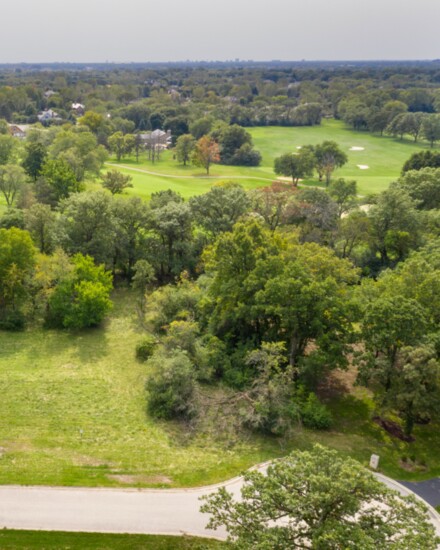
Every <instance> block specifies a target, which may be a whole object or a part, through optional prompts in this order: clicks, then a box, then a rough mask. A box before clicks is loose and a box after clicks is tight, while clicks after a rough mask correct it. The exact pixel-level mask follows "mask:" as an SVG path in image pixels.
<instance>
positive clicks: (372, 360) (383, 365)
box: [359, 293, 428, 407]
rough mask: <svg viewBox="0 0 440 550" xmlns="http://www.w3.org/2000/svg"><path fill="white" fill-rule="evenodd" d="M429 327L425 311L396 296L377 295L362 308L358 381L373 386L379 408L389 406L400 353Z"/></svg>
mask: <svg viewBox="0 0 440 550" xmlns="http://www.w3.org/2000/svg"><path fill="white" fill-rule="evenodd" d="M427 327H428V320H427V316H426V312H425V311H424V309H423V308H422V307H421V305H420V304H419V303H418V302H417V301H416V300H414V299H411V298H404V297H402V296H401V295H399V294H392V295H389V294H386V293H385V294H380V295H379V296H377V297H375V298H373V299H372V300H370V301H369V303H367V305H366V306H365V307H364V312H363V317H362V328H361V331H362V341H363V342H364V344H365V353H362V354H360V360H359V364H360V369H359V380H360V381H361V383H363V384H365V385H368V384H370V383H372V384H373V385H374V386H375V387H376V388H378V389H380V391H379V392H378V393H377V397H378V399H379V404H380V406H382V407H383V406H385V405H386V404H387V403H388V399H389V392H390V390H391V388H392V387H393V385H394V384H395V381H396V379H397V377H398V372H397V364H398V354H399V351H400V350H401V349H402V348H404V347H405V346H415V345H417V344H419V343H420V342H421V340H422V338H423V336H424V335H425V331H426V329H427Z"/></svg>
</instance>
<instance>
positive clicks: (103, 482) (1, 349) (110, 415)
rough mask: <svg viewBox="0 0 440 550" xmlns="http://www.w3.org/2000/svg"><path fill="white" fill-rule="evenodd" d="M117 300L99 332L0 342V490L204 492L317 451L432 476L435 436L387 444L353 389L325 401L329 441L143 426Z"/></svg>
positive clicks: (426, 430)
mask: <svg viewBox="0 0 440 550" xmlns="http://www.w3.org/2000/svg"><path fill="white" fill-rule="evenodd" d="M114 300H115V309H114V311H113V313H112V315H111V317H110V319H109V320H108V321H107V323H106V324H105V325H104V326H103V327H102V328H99V329H95V330H89V331H87V332H80V333H74V332H67V331H64V332H63V331H59V332H57V331H43V330H39V329H32V330H31V329H30V330H28V331H26V332H24V333H7V332H0V395H1V396H2V398H1V401H0V447H1V449H0V455H1V456H0V484H36V485H72V486H92V487H93V486H113V487H114V486H135V487H162V486H167V487H185V486H196V485H204V484H210V483H215V482H218V481H221V480H226V479H228V478H230V477H233V476H235V475H237V474H238V473H240V472H242V471H243V470H245V469H246V468H248V467H250V466H251V465H253V464H255V463H259V462H262V461H265V460H268V459H270V458H274V457H278V456H283V455H284V454H286V453H288V452H289V450H290V449H293V448H302V449H305V448H308V447H310V445H311V444H313V443H314V442H321V443H323V444H325V445H328V446H330V447H333V448H336V449H338V450H340V451H341V452H342V453H343V454H347V455H350V456H353V457H354V458H357V459H359V460H360V461H361V462H362V463H364V464H368V460H369V457H370V455H371V454H372V453H376V454H379V455H380V457H381V469H382V471H383V472H384V473H386V474H388V475H391V477H395V478H397V479H414V480H415V479H424V478H429V477H433V476H436V475H440V454H439V453H438V449H439V448H440V430H439V427H440V426H439V425H426V426H417V428H416V433H415V435H416V438H417V440H416V442H415V443H412V444H407V443H403V442H400V441H396V440H395V439H393V438H391V437H390V436H388V434H386V432H384V431H383V430H381V429H380V428H379V427H378V426H377V425H376V424H374V423H373V422H372V421H371V416H372V403H371V399H370V397H369V396H368V393H367V392H365V391H360V389H358V388H356V389H355V392H354V393H352V394H348V395H345V396H343V397H342V398H338V399H333V400H332V401H331V402H330V407H331V410H332V412H333V413H334V417H335V425H334V427H333V429H332V430H331V431H329V432H313V431H310V430H305V429H300V428H298V429H297V430H296V431H295V433H294V434H293V435H292V437H291V438H290V439H289V440H288V441H278V440H276V439H275V438H271V437H257V436H251V435H249V436H248V437H243V436H240V437H237V438H235V440H234V441H231V440H230V439H227V438H225V437H223V438H222V437H218V436H217V435H216V437H214V436H213V435H209V434H208V433H207V432H206V431H205V432H203V433H200V434H198V435H191V434H190V433H189V432H188V430H186V429H184V428H182V427H181V426H179V425H176V424H170V423H164V422H157V421H154V420H152V419H151V418H149V417H148V416H147V413H146V398H145V392H144V383H145V379H146V376H147V371H146V367H145V365H143V364H141V363H138V362H137V361H136V360H135V358H134V348H135V345H136V343H137V342H138V341H139V340H140V339H141V338H142V334H141V333H140V332H139V330H138V328H137V321H136V318H135V316H134V306H133V297H132V295H131V294H130V293H129V292H128V291H124V290H119V291H117V292H116V293H115V295H114ZM212 431H213V432H215V431H216V430H214V429H213V430H212ZM413 455H414V456H415V458H416V460H417V462H425V463H426V465H427V468H426V470H425V471H416V472H408V471H405V470H404V469H402V468H401V467H400V466H399V461H400V459H401V458H402V457H404V456H408V457H411V456H413ZM118 476H125V477H118ZM0 547H1V545H0Z"/></svg>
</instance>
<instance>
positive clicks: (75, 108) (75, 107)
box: [71, 103, 86, 116]
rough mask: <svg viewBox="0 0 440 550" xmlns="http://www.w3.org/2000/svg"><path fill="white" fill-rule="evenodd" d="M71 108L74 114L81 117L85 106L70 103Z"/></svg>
mask: <svg viewBox="0 0 440 550" xmlns="http://www.w3.org/2000/svg"><path fill="white" fill-rule="evenodd" d="M71 108H72V111H73V112H74V114H75V115H77V116H83V114H84V113H85V110H86V108H85V106H84V105H83V104H82V103H72V107H71Z"/></svg>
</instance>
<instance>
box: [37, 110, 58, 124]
mask: <svg viewBox="0 0 440 550" xmlns="http://www.w3.org/2000/svg"><path fill="white" fill-rule="evenodd" d="M37 118H38V120H39V121H40V122H41V123H42V124H45V123H47V122H51V121H54V120H61V119H60V117H59V116H58V113H56V112H55V111H54V110H52V109H46V110H44V111H42V112H41V113H38V115H37Z"/></svg>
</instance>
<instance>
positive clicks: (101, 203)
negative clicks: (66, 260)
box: [55, 191, 117, 267]
mask: <svg viewBox="0 0 440 550" xmlns="http://www.w3.org/2000/svg"><path fill="white" fill-rule="evenodd" d="M55 234H56V241H57V243H58V244H60V245H61V246H62V248H63V249H64V250H65V251H66V252H68V253H69V254H76V253H78V252H80V253H81V254H84V255H89V256H92V257H93V258H94V259H95V261H96V262H97V263H103V264H106V265H107V266H109V267H110V266H113V262H114V258H115V249H116V244H117V242H116V237H117V228H116V220H115V216H114V212H113V201H112V198H111V196H109V195H108V194H107V193H104V192H103V191H101V192H99V191H94V192H90V193H77V194H75V195H72V196H71V197H69V198H68V199H67V200H65V201H63V202H62V203H61V205H60V216H59V218H58V220H57V223H56V227H55Z"/></svg>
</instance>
